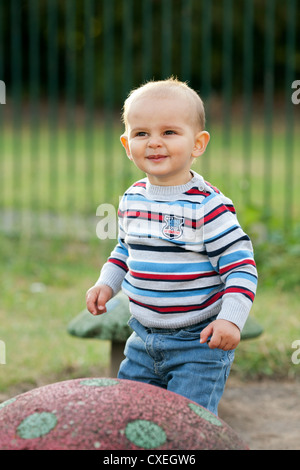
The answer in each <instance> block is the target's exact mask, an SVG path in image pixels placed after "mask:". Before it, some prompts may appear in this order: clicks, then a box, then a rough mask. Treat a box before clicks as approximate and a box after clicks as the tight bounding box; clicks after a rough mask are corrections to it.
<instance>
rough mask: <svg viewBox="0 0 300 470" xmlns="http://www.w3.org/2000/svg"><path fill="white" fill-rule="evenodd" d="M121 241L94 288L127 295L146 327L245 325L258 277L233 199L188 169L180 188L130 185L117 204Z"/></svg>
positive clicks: (135, 314)
mask: <svg viewBox="0 0 300 470" xmlns="http://www.w3.org/2000/svg"><path fill="white" fill-rule="evenodd" d="M118 216H119V238H118V244H117V245H116V247H115V249H114V250H113V252H112V253H111V255H110V257H109V258H108V260H107V262H106V263H105V264H104V266H103V268H102V270H101V273H100V277H99V279H98V281H97V283H96V285H98V284H106V285H108V286H110V287H111V288H112V289H113V292H114V294H116V293H117V292H118V291H119V290H120V289H121V288H122V290H123V292H125V294H126V295H127V296H128V297H129V300H130V309H131V313H132V315H133V316H134V317H135V318H136V319H137V320H138V321H139V322H141V323H142V324H143V325H144V326H146V327H147V326H148V327H157V328H181V327H184V326H189V325H193V324H196V323H199V322H201V321H202V320H205V319H207V318H210V317H212V316H215V315H217V318H218V319H225V320H228V321H231V322H233V323H235V324H236V325H237V326H238V327H239V328H240V329H242V328H243V326H244V324H245V321H246V319H247V316H248V314H249V311H250V308H251V306H252V302H253V300H254V296H255V292H256V284H257V272H256V267H255V261H254V258H253V250H252V245H251V241H250V239H249V237H248V236H247V235H246V234H245V233H244V232H243V230H242V229H241V227H240V225H239V223H238V221H237V218H236V214H235V209H234V206H233V204H232V202H231V200H230V199H228V198H227V197H225V196H224V195H223V194H222V193H221V192H220V191H219V190H218V189H217V188H215V187H213V186H211V185H210V184H209V183H207V182H206V181H204V179H203V178H202V176H200V175H198V174H197V173H195V172H193V178H192V179H191V180H190V181H189V182H188V183H187V184H185V185H181V186H153V185H151V184H150V183H149V181H148V179H147V178H145V179H142V180H140V181H138V182H137V183H135V184H133V186H131V187H130V188H129V189H128V190H127V191H126V193H125V194H124V196H123V198H122V200H121V202H120V205H119V212H118Z"/></svg>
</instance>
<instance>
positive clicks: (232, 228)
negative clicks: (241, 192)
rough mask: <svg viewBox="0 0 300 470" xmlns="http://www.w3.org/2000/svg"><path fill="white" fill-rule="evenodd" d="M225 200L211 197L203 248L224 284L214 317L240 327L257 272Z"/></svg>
mask: <svg viewBox="0 0 300 470" xmlns="http://www.w3.org/2000/svg"><path fill="white" fill-rule="evenodd" d="M228 201H229V200H227V199H226V202H227V204H225V203H224V202H223V204H220V198H219V197H216V198H215V203H214V205H215V208H214V209H213V210H211V211H210V214H209V218H208V220H209V222H208V223H206V224H205V227H204V233H205V248H206V251H207V254H208V257H209V259H210V262H211V264H212V266H213V268H214V269H215V270H216V271H217V272H218V273H219V275H220V278H221V280H222V282H223V284H224V294H223V297H222V308H221V311H220V313H219V315H218V317H217V320H226V321H227V322H230V323H232V324H233V325H236V326H237V327H238V328H239V330H242V329H243V326H244V324H245V322H246V320H247V317H248V315H249V312H250V309H251V307H252V303H253V300H254V297H255V293H256V285H257V271H256V265H255V261H254V255H253V248H252V244H251V241H250V239H249V237H248V235H246V234H245V232H244V231H243V230H242V228H241V227H240V225H239V223H238V220H237V218H236V216H235V211H234V208H233V205H232V203H231V201H229V202H230V203H231V205H230V204H229V203H228ZM214 213H215V214H216V216H215V217H214Z"/></svg>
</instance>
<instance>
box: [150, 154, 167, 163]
mask: <svg viewBox="0 0 300 470" xmlns="http://www.w3.org/2000/svg"><path fill="white" fill-rule="evenodd" d="M146 158H147V159H148V160H151V161H156V162H158V161H161V160H164V159H165V158H167V155H148V157H146Z"/></svg>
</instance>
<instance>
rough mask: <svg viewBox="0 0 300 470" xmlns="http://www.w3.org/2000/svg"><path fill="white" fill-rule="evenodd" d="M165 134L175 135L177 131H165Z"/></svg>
mask: <svg viewBox="0 0 300 470" xmlns="http://www.w3.org/2000/svg"><path fill="white" fill-rule="evenodd" d="M165 134H166V135H173V134H175V131H172V130H171V129H168V130H167V131H165Z"/></svg>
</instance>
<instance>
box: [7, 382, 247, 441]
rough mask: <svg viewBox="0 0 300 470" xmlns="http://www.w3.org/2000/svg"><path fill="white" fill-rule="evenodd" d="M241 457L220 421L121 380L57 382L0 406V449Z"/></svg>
mask: <svg viewBox="0 0 300 470" xmlns="http://www.w3.org/2000/svg"><path fill="white" fill-rule="evenodd" d="M75 449H76V450H98V449H99V450H143V449H155V450H162V449H163V450H168V449H169V450H175V449H176V450H204V449H206V450H209V449H211V450H215V449H218V450H223V449H224V450H225V449H232V450H247V449H248V447H247V446H246V445H245V444H244V443H243V442H242V441H241V440H240V438H239V437H238V436H237V435H236V434H235V432H234V431H233V430H232V429H231V428H230V427H229V426H228V425H227V424H226V423H224V421H222V420H221V419H219V418H218V417H216V416H215V415H214V414H212V413H210V412H209V411H207V410H206V409H205V408H203V407H201V406H199V405H198V404H196V403H194V402H191V401H190V400H188V399H187V398H184V397H181V396H179V395H177V394H176V393H173V392H169V391H167V390H164V389H161V388H158V387H155V386H153V385H148V384H144V383H140V382H133V381H129V380H120V379H112V378H82V379H74V380H67V381H64V382H57V383H54V384H50V385H46V386H44V387H39V388H36V389H34V390H31V391H29V392H26V393H23V394H21V395H18V396H16V397H14V398H12V399H10V400H7V401H6V402H3V403H2V404H0V450H75Z"/></svg>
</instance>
